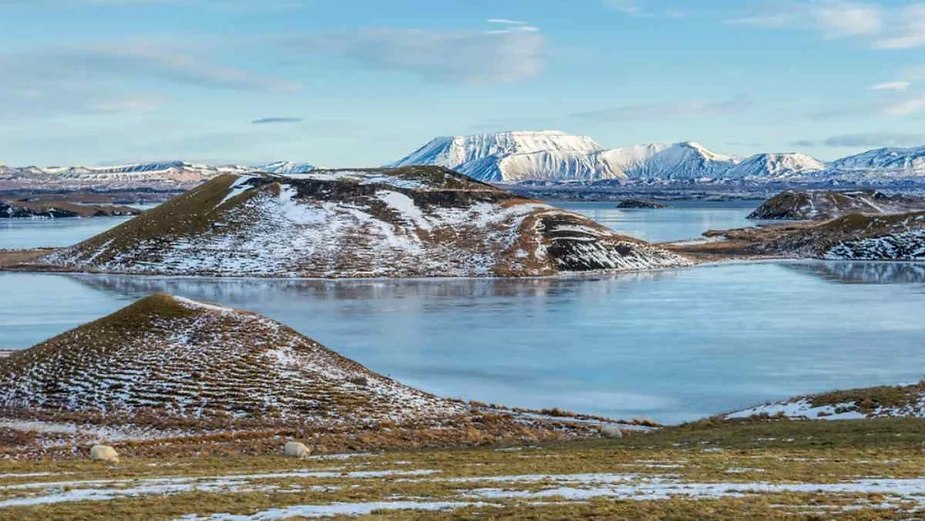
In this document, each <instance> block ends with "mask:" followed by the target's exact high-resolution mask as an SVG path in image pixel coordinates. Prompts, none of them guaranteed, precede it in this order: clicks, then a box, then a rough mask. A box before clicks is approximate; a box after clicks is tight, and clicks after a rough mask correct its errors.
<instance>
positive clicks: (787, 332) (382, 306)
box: [0, 201, 925, 422]
mask: <svg viewBox="0 0 925 521" xmlns="http://www.w3.org/2000/svg"><path fill="white" fill-rule="evenodd" d="M558 204H560V205H561V206H563V207H565V208H568V209H571V210H574V211H577V212H581V213H583V214H585V215H588V216H589V217H591V218H593V219H595V220H598V221H600V222H602V223H604V224H606V225H608V226H610V227H612V228H614V229H616V230H618V231H621V232H623V233H627V234H629V235H634V236H637V237H641V238H644V239H647V240H650V241H669V240H682V239H693V238H696V237H698V236H699V235H700V234H701V233H702V232H703V231H705V230H707V229H711V228H731V227H739V226H747V225H749V224H751V223H750V222H749V221H747V220H746V219H745V216H746V215H748V213H750V212H751V211H752V210H753V209H754V207H755V206H756V205H757V204H758V203H757V202H747V201H746V202H741V201H735V202H719V203H716V202H699V201H698V202H677V203H672V205H673V207H672V208H667V209H654V210H649V209H642V210H635V209H634V210H620V209H617V208H616V203H613V202H607V203H595V202H591V203H587V202H582V203H558ZM124 220H125V219H124V218H112V219H108V218H100V219H60V220H56V221H55V220H34V221H33V220H5V221H2V222H0V248H20V247H35V246H54V245H65V244H71V243H75V242H78V241H79V240H82V239H85V238H87V237H90V236H92V235H93V234H95V233H98V232H100V231H102V230H104V229H106V228H108V227H110V226H114V225H115V224H118V223H119V222H122V221H124ZM155 291H164V292H168V293H173V294H177V295H182V296H185V297H189V298H194V299H200V300H207V301H214V302H219V303H222V304H226V305H230V306H234V307H240V308H244V309H249V310H254V311H259V312H262V313H264V314H266V315H268V316H270V317H272V318H274V319H277V320H279V321H281V322H284V323H286V324H288V325H290V326H292V327H294V328H295V329H297V330H298V331H300V332H302V333H304V334H306V335H308V336H311V337H313V338H315V339H317V340H318V341H320V342H322V343H324V344H325V345H327V346H329V347H331V348H332V349H335V350H337V351H339V352H341V353H342V354H344V355H346V356H348V357H351V358H354V359H356V360H358V361H359V362H361V363H363V364H365V365H367V366H369V367H370V368H371V369H373V370H376V371H379V372H381V373H385V374H388V375H391V376H393V377H395V378H397V379H399V380H401V381H403V382H405V383H408V384H411V385H415V386H419V387H421V388H423V389H426V390H428V391H431V392H434V393H437V394H440V395H445V396H452V397H464V398H468V399H475V400H481V401H487V402H497V403H505V404H508V405H511V406H523V407H536V408H540V407H563V408H568V409H573V410H578V411H581V412H588V413H598V414H605V415H610V416H616V417H631V416H642V415H646V416H651V417H653V418H654V419H656V420H659V421H664V422H678V421H683V420H689V419H694V418H698V417H702V416H705V415H709V414H713V413H719V412H724V411H729V410H732V409H735V408H740V407H746V406H751V405H756V404H758V403H761V402H764V401H767V400H774V399H780V398H784V397H788V396H792V395H795V394H803V393H810V392H816V391H821V390H825V389H834V388H845V387H856V386H866V385H874V384H895V383H902V382H913V381H917V380H918V379H920V378H921V377H922V371H921V368H922V367H923V366H925V350H923V349H922V338H925V321H923V320H922V317H923V316H925V265H923V264H912V263H881V264H876V263H822V262H788V263H757V264H729V265H718V266H704V267H699V268H695V269H688V270H675V271H664V272H655V273H645V274H627V275H615V276H607V277H575V278H561V279H529V280H447V279H442V280H377V281H338V282H333V281H293V280H279V281H265V280H227V279H226V280H220V279H169V278H142V277H121V276H75V275H53V274H26V273H6V274H0V294H2V295H4V296H5V297H6V298H4V299H2V301H0V348H13V349H21V348H26V347H29V346H32V345H34V344H36V343H38V342H41V341H42V340H45V339H47V338H49V337H51V336H53V335H55V334H58V333H60V332H63V331H65V330H67V329H70V328H72V327H75V326H78V325H80V324H83V323H86V322H89V321H92V320H94V319H96V318H99V317H101V316H103V315H105V314H108V313H110V312H113V311H115V310H117V309H119V308H121V307H123V306H125V305H127V304H129V303H130V302H132V301H133V300H135V299H137V298H139V297H142V296H145V295H148V294H150V293H152V292H155Z"/></svg>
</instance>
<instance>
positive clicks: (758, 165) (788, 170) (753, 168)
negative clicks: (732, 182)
mask: <svg viewBox="0 0 925 521" xmlns="http://www.w3.org/2000/svg"><path fill="white" fill-rule="evenodd" d="M825 169H826V164H825V163H823V162H822V161H819V160H818V159H816V158H814V157H812V156H808V155H806V154H796V153H789V154H755V155H753V156H751V157H748V158H746V159H744V160H742V161H741V162H739V163H738V164H736V165H735V166H733V167H732V168H730V169H729V170H727V171H726V172H725V173H724V174H723V177H724V178H725V179H765V178H773V179H779V180H784V179H788V178H797V177H804V176H807V175H809V176H812V175H814V174H819V173H821V172H824V171H825Z"/></svg>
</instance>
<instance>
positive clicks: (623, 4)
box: [604, 0, 644, 15]
mask: <svg viewBox="0 0 925 521" xmlns="http://www.w3.org/2000/svg"><path fill="white" fill-rule="evenodd" d="M604 6H606V7H607V8H609V9H613V10H614V11H619V12H621V13H626V14H629V15H640V14H643V12H644V11H643V9H642V7H641V6H640V5H639V2H637V1H636V0H604Z"/></svg>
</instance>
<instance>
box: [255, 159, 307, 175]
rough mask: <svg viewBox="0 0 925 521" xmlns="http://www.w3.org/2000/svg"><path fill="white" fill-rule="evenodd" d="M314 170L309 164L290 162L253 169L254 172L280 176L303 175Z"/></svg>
mask: <svg viewBox="0 0 925 521" xmlns="http://www.w3.org/2000/svg"><path fill="white" fill-rule="evenodd" d="M315 168H317V167H316V166H315V165H312V164H309V163H295V162H292V161H275V162H273V163H267V164H265V165H259V166H255V167H254V169H255V170H260V171H261V172H267V173H270V174H281V175H291V174H304V173H305V172H308V171H311V170H314V169H315Z"/></svg>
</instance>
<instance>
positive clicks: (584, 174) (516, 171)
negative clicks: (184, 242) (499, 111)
mask: <svg viewBox="0 0 925 521" xmlns="http://www.w3.org/2000/svg"><path fill="white" fill-rule="evenodd" d="M412 165H432V166H442V167H445V168H449V169H452V170H456V171H458V172H460V173H463V174H466V175H468V176H469V177H472V178H474V179H476V180H479V181H484V182H491V183H503V184H516V183H525V182H553V183H560V182H566V183H575V182H581V183H593V182H601V181H603V182H609V183H620V184H623V183H627V184H647V183H649V184H658V183H695V182H710V183H766V182H787V183H805V182H858V183H872V184H882V183H890V182H895V181H908V180H913V181H922V182H925V146H920V147H914V148H880V149H876V150H870V151H867V152H863V153H860V154H856V155H852V156H848V157H844V158H841V159H838V160H835V161H832V162H828V163H826V162H824V161H821V160H819V159H816V158H814V157H811V156H808V155H806V154H801V153H794V152H786V153H760V154H755V155H753V156H749V157H744V158H743V157H738V156H735V155H729V154H722V153H718V152H714V151H712V150H710V149H708V148H706V147H704V146H703V145H700V144H698V143H695V142H692V141H684V142H680V143H651V144H641V145H633V146H629V147H625V148H606V147H604V146H603V145H601V144H599V143H598V142H596V141H595V140H593V139H592V138H590V137H587V136H577V135H571V134H566V133H564V132H559V131H555V130H547V131H536V132H532V131H531V132H494V133H488V134H475V135H470V136H450V137H438V138H435V139H433V140H431V141H430V142H428V143H427V144H425V145H424V146H422V147H421V148H419V149H418V150H416V151H414V152H412V153H411V154H409V155H407V156H405V157H404V158H402V159H399V160H398V161H395V162H394V163H391V164H390V165H387V166H391V167H402V166H412ZM314 168H315V166H314V165H312V164H309V163H294V162H290V161H277V162H273V163H267V164H260V165H251V166H242V165H208V164H196V163H187V162H184V161H166V162H152V163H138V164H131V165H121V166H105V167H84V166H69V167H47V168H40V167H36V166H27V167H7V166H3V165H0V190H75V189H87V188H92V189H101V190H137V189H145V190H186V189H189V188H192V187H194V186H197V185H199V184H201V183H202V182H204V181H206V180H208V179H212V178H214V177H217V176H219V175H222V174H228V173H232V174H233V173H239V174H240V173H245V172H253V171H262V172H267V173H273V174H281V175H291V174H303V173H306V172H309V171H311V170H312V169H314Z"/></svg>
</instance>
